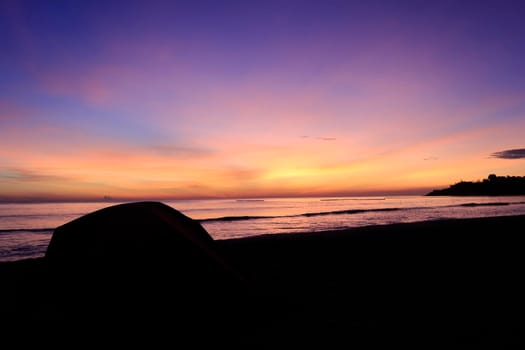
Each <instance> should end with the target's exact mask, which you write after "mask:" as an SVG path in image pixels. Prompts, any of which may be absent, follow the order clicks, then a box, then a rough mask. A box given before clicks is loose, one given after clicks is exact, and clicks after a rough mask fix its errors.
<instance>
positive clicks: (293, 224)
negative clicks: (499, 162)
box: [0, 196, 525, 261]
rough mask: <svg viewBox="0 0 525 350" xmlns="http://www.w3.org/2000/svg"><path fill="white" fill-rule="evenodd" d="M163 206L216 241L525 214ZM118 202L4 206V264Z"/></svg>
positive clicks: (273, 201)
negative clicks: (74, 222)
mask: <svg viewBox="0 0 525 350" xmlns="http://www.w3.org/2000/svg"><path fill="white" fill-rule="evenodd" d="M164 203H165V204H167V205H169V206H171V207H173V208H175V209H177V210H179V211H181V212H182V213H184V214H185V215H187V216H189V217H191V218H193V219H196V220H199V221H200V222H201V223H202V225H203V226H204V228H205V229H206V230H207V231H208V232H209V233H210V235H211V236H212V237H214V238H215V239H228V238H236V237H246V236H254V235H261V234H275V233H299V232H309V231H324V230H333V229H336V230H337V229H344V228H351V227H359V226H367V225H376V224H390V223H398V222H414V221H422V220H438V219H446V218H467V217H486V216H501V215H519V214H525V196H511V197H426V196H390V197H343V198H328V197H327V198H268V199H254V200H246V199H243V200H235V199H222V200H174V201H165V202H164ZM115 204H117V203H108V202H97V203H32V204H0V261H9V260H18V259H24V258H32V257H39V256H42V255H43V254H44V253H45V250H46V249H47V245H48V243H49V240H50V238H51V235H52V233H53V230H54V229H55V228H56V227H58V226H60V225H62V224H65V223H67V222H69V221H71V220H74V219H76V218H78V217H80V216H82V215H85V214H87V213H90V212H92V211H95V210H98V209H102V208H104V207H108V206H111V205H115Z"/></svg>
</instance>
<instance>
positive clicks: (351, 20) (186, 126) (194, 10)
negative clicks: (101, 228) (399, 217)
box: [0, 0, 525, 201]
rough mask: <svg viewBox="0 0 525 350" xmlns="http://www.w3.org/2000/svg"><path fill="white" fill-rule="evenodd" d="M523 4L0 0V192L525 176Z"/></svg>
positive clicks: (389, 183) (417, 185)
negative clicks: (492, 175) (495, 175)
mask: <svg viewBox="0 0 525 350" xmlns="http://www.w3.org/2000/svg"><path fill="white" fill-rule="evenodd" d="M523 18H525V2H523V1H506V0H498V1H483V0H478V1H428V0H425V1H390V0H384V1H375V0H367V1H352V0H347V1H331V0H323V1H286V0H282V1H273V0H265V1H218V0H217V1H200V0H191V1H155V0H147V1H130V0H127V1H113V0H104V1H60V0H56V1H47V0H35V1H23V0H2V1H0V201H11V200H14V201H16V200H20V201H36V200H82V199H85V200H88V199H89V200H97V199H102V198H104V197H106V198H107V197H111V198H115V199H139V198H140V199H164V198H166V199H167V198H170V199H172V198H248V197H273V196H344V195H352V196H364V195H390V194H425V193H427V192H429V191H430V190H432V189H436V188H443V187H448V186H449V185H451V184H453V183H456V182H458V181H462V180H464V181H477V180H481V179H483V178H486V177H487V176H488V175H489V174H497V175H499V176H506V175H510V176H524V175H525V24H523Z"/></svg>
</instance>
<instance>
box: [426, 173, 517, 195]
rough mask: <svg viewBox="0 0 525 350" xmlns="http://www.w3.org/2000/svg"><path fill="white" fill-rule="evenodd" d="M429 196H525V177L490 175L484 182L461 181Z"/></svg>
mask: <svg viewBox="0 0 525 350" xmlns="http://www.w3.org/2000/svg"><path fill="white" fill-rule="evenodd" d="M426 195H427V196H516V195H525V176H496V175H495V174H490V175H489V176H488V177H487V178H486V179H483V180H482V181H476V182H472V181H460V182H458V183H456V184H454V185H450V186H449V187H448V188H445V189H440V190H433V191H431V192H429V193H427V194H426Z"/></svg>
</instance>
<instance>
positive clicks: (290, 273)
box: [0, 216, 525, 349]
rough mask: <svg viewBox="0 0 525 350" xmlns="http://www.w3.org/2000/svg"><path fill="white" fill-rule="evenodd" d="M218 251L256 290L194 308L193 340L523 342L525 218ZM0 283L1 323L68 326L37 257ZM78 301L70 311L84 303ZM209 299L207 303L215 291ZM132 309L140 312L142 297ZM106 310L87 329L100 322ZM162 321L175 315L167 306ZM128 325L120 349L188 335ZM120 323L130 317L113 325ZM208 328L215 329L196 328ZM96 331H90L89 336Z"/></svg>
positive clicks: (14, 265)
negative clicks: (232, 301)
mask: <svg viewBox="0 0 525 350" xmlns="http://www.w3.org/2000/svg"><path fill="white" fill-rule="evenodd" d="M216 242H217V245H218V248H219V251H220V252H221V253H222V254H223V255H224V256H225V257H226V258H227V259H228V260H229V261H230V263H231V264H233V265H234V266H235V267H237V269H239V270H240V271H241V272H242V273H243V274H244V275H245V276H247V278H248V279H249V280H250V281H251V286H252V288H253V293H252V295H250V296H249V298H248V299H246V300H243V301H242V305H241V306H240V307H237V308H236V307H232V308H231V310H232V312H231V313H230V312H229V311H228V310H229V306H228V305H222V308H221V311H220V312H222V314H220V315H217V314H216V313H217V312H218V311H217V310H213V311H212V312H213V313H214V314H213V315H211V314H210V315H207V314H206V312H202V310H200V311H199V312H200V315H199V317H196V318H194V319H191V320H188V323H193V326H192V329H193V331H194V332H193V333H191V332H190V333H191V337H194V338H192V339H195V341H197V342H198V341H209V342H211V343H214V344H215V345H217V346H219V345H220V344H222V345H224V346H228V345H230V346H235V345H241V346H242V347H244V348H246V349H251V348H268V349H275V348H287V349H288V348H289V349H291V348H300V347H309V348H330V349H331V348H351V347H354V346H355V347H356V348H363V347H370V348H377V346H382V347H384V346H388V347H395V346H415V347H421V348H428V347H431V346H439V347H440V348H444V347H451V346H454V347H456V346H461V347H463V346H476V347H479V346H488V347H491V348H494V347H496V348H501V347H505V346H507V345H523V344H525V285H524V283H523V282H524V281H523V277H524V272H525V269H524V268H525V251H524V249H525V216H509V217H494V218H481V219H462V220H443V221H434V222H420V223H410V224H396V225H385V226H373V227H364V228H356V229H349V230H345V231H332V232H319V233H307V234H289V235H271V236H260V237H251V238H242V239H231V240H221V241H216ZM0 277H1V281H2V285H1V291H0V303H1V308H0V310H1V311H0V312H2V315H0V316H1V317H2V319H3V320H4V321H5V320H9V321H12V323H13V324H26V323H28V322H29V323H38V322H47V323H50V322H51V323H59V324H60V323H64V322H68V321H69V320H70V318H71V314H68V313H66V314H64V312H63V310H64V309H63V308H62V307H61V305H60V303H61V300H58V299H57V298H56V295H57V288H59V287H57V286H56V284H55V283H56V281H53V279H52V278H50V277H49V272H48V271H47V266H46V263H45V261H44V259H43V258H42V259H29V260H22V261H17V262H9V263H2V264H0ZM166 277H168V276H166ZM86 294H87V293H86ZM148 295H149V296H151V294H148ZM86 297H89V295H79V296H78V298H77V299H75V298H70V299H69V301H68V302H69V303H71V300H77V301H78V304H81V303H82V300H83V298H86ZM209 297H210V298H211V299H212V300H213V298H214V293H213V291H209ZM239 297H241V295H239ZM240 299H242V298H240ZM133 302H134V303H136V304H138V305H141V304H145V303H147V301H145V300H141V299H140V295H138V297H137V295H135V297H134V299H133ZM214 302H216V303H217V304H221V303H223V302H224V300H215V301H214ZM73 309H74V305H73ZM239 309H240V311H239ZM103 310H104V309H102V312H101V313H97V314H96V315H97V316H96V319H95V320H94V321H93V320H89V322H90V323H91V324H99V323H101V321H103V320H106V319H107V318H106V315H104V312H103ZM169 312H170V313H169V314H168V316H169V315H170V314H171V313H173V314H174V316H176V310H174V309H173V308H171V309H169ZM90 316H91V317H93V314H91V315H90ZM135 316H136V318H134V319H133V320H132V321H131V322H128V324H127V325H128V326H129V325H130V324H132V325H134V329H135V333H133V332H132V333H126V334H123V333H121V334H120V336H121V337H123V338H121V340H125V339H128V340H131V339H133V337H132V336H133V335H134V336H136V335H137V333H136V329H148V328H147V327H148V326H151V325H155V327H156V326H158V325H163V327H162V329H163V330H162V331H160V329H161V328H155V329H156V330H157V331H158V333H155V334H154V335H153V337H155V339H164V340H163V341H168V342H169V341H172V342H173V341H175V342H176V341H177V339H180V337H181V336H182V335H186V336H188V334H189V333H188V332H187V330H188V329H189V328H190V327H182V328H181V327H180V323H181V322H184V321H183V320H180V319H177V318H176V317H173V318H169V317H168V318H166V314H165V313H161V312H158V313H155V312H148V313H144V314H141V313H137V314H136V315H135ZM79 319H80V320H84V321H85V320H86V319H85V318H82V317H80V318H79ZM126 320H127V321H129V314H127V315H126V317H125V318H124V317H123V319H118V318H117V319H116V320H114V321H115V322H117V323H119V322H123V321H126ZM205 320H212V321H211V322H212V326H211V327H205V326H203V325H204V324H205V323H206V322H205ZM76 321H78V319H77V320H76ZM112 322H113V321H112ZM109 323H110V324H111V322H109ZM177 324H178V325H179V326H177ZM150 329H151V328H150ZM106 331H107V329H106ZM96 332H97V330H90V336H91V337H93V336H94V335H96V334H97V333H96ZM106 334H107V333H106ZM144 334H147V332H146V333H144ZM150 336H151V335H150ZM126 337H127V338H126ZM162 337H164V338H162ZM221 342H223V343H221ZM130 343H131V342H130ZM168 345H173V344H170V343H168Z"/></svg>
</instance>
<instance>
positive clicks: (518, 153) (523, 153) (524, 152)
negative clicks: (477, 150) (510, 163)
mask: <svg viewBox="0 0 525 350" xmlns="http://www.w3.org/2000/svg"><path fill="white" fill-rule="evenodd" d="M491 157H492V158H501V159H521V158H525V148H518V149H508V150H505V151H499V152H494V153H492V155H491Z"/></svg>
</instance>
